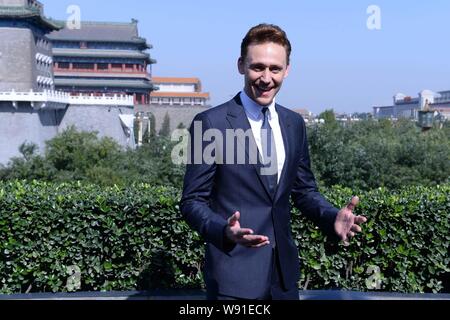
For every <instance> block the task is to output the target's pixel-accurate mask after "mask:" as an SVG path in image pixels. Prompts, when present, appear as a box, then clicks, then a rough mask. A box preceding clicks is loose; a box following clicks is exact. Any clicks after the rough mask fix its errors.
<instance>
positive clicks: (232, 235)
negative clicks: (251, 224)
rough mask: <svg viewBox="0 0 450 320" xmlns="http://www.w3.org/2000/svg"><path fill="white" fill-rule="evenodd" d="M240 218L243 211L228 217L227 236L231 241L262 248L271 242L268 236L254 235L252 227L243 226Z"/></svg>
mask: <svg viewBox="0 0 450 320" xmlns="http://www.w3.org/2000/svg"><path fill="white" fill-rule="evenodd" d="M240 218H241V213H240V212H236V213H235V214H233V215H232V216H231V217H230V218H229V219H228V226H227V227H226V229H225V236H226V237H227V238H228V240H229V241H231V242H233V243H236V244H240V245H242V246H245V247H249V248H261V247H263V246H266V245H269V244H270V241H269V238H268V237H266V236H261V235H254V234H253V233H254V232H253V230H252V229H245V228H241V224H240V223H239V219H240Z"/></svg>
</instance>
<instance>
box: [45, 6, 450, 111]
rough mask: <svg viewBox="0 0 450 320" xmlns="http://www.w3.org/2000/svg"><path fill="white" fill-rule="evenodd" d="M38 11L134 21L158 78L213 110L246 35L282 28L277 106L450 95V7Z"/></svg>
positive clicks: (232, 90)
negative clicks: (285, 42)
mask: <svg viewBox="0 0 450 320" xmlns="http://www.w3.org/2000/svg"><path fill="white" fill-rule="evenodd" d="M41 2H42V3H44V5H45V13H46V15H47V16H50V17H52V18H55V19H66V18H67V17H68V16H69V14H67V13H66V10H67V7H68V6H69V5H78V6H79V7H80V9H81V18H82V20H89V21H97V20H98V21H116V22H129V21H131V19H132V18H135V19H137V20H139V30H140V35H141V36H142V37H145V38H147V41H148V42H149V43H151V44H152V45H153V47H154V48H153V49H152V50H150V53H151V55H152V57H153V58H155V59H156V60H157V61H158V63H157V64H156V65H154V66H153V74H154V75H155V76H178V77H199V78H200V79H201V80H202V83H203V89H204V91H207V92H210V94H211V103H212V104H213V105H217V104H219V103H222V102H224V101H226V100H228V99H229V98H231V97H232V96H234V95H235V94H236V93H237V92H238V91H240V90H241V89H242V86H243V79H242V77H241V76H240V75H239V74H238V72H237V67H236V61H237V58H238V56H239V51H240V42H241V40H242V38H243V37H244V36H245V33H246V32H247V30H248V29H249V28H250V27H252V26H254V25H256V24H258V23H261V22H268V23H274V24H278V25H280V26H281V27H282V28H283V29H285V31H286V32H287V34H288V36H289V38H290V40H291V42H292V46H293V54H292V57H291V73H290V75H289V77H288V78H287V79H286V80H285V83H284V86H283V88H282V89H281V92H280V93H279V95H278V98H277V102H279V103H280V104H282V105H284V106H286V107H289V108H308V109H309V110H311V111H312V112H314V113H319V112H321V111H323V110H325V109H329V108H334V109H335V110H336V111H339V112H371V111H372V108H371V107H372V106H374V105H390V104H391V103H392V96H393V95H394V94H395V93H397V92H402V93H405V94H407V95H412V96H416V95H417V93H418V92H419V91H421V90H423V89H431V90H433V91H441V90H450V77H449V75H450V59H449V56H450V39H449V36H448V34H449V31H450V27H449V24H448V21H449V20H450V1H448V0H433V1H421V2H419V1H414V2H413V1H407V0H396V1H387V0H372V1H364V0H341V1H332V0H316V1H311V0H309V1H304V0H279V1H273V0H272V1H269V0H258V1H256V0H246V1H244V0H239V1H238V0H228V1H213V0H195V1H184V0H166V1H162V0H161V1H160V0H150V1H144V0H126V1H124V0H96V1H92V0H41ZM369 5H377V6H378V7H379V8H380V10H381V30H369V29H368V28H367V25H366V22H367V20H368V18H369V14H367V12H366V10H367V8H368V6H369Z"/></svg>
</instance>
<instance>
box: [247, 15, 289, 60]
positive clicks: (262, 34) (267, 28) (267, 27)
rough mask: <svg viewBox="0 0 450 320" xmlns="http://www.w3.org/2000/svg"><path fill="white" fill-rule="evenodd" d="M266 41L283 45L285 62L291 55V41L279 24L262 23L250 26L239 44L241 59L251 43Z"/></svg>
mask: <svg viewBox="0 0 450 320" xmlns="http://www.w3.org/2000/svg"><path fill="white" fill-rule="evenodd" d="M267 42H273V43H276V44H279V45H281V46H283V47H284V48H285V49H286V58H287V60H286V61H287V64H289V60H290V57H291V51H292V47H291V43H290V42H289V39H288V37H287V35H286V32H284V30H283V29H281V28H280V27H279V26H276V25H274V24H267V23H262V24H259V25H257V26H255V27H253V28H251V29H250V30H249V31H248V33H247V35H246V36H245V38H244V39H243V40H242V44H241V59H245V57H246V56H247V52H248V47H249V46H250V45H252V44H263V43H267Z"/></svg>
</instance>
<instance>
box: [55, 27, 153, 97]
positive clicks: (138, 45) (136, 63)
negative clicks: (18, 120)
mask: <svg viewBox="0 0 450 320" xmlns="http://www.w3.org/2000/svg"><path fill="white" fill-rule="evenodd" d="M49 39H50V40H51V42H52V44H53V56H54V73H55V86H56V89H57V90H63V91H65V92H70V93H71V94H83V95H93V96H101V95H103V94H105V95H108V96H112V95H114V94H117V95H119V94H122V95H123V94H126V95H130V96H133V98H134V101H135V104H148V103H149V102H150V96H149V94H150V92H151V91H152V90H153V86H152V83H151V74H149V72H148V71H147V70H148V69H149V67H150V69H151V65H152V64H154V63H156V61H155V60H153V59H151V57H150V55H149V54H148V53H147V52H146V50H147V49H151V48H152V46H151V45H150V44H148V43H147V41H146V40H145V39H144V38H141V37H140V36H139V33H138V28H137V21H136V20H132V22H131V23H113V22H82V23H81V28H80V29H69V28H67V27H66V28H64V29H62V30H59V31H54V32H52V33H51V34H50V35H49Z"/></svg>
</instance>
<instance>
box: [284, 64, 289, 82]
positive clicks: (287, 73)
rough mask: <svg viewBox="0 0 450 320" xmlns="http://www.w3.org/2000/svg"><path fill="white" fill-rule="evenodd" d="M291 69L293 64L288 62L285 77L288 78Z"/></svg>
mask: <svg viewBox="0 0 450 320" xmlns="http://www.w3.org/2000/svg"><path fill="white" fill-rule="evenodd" d="M290 71H291V65H290V64H288V65H287V67H286V72H285V73H284V79H286V78H287V77H288V75H289V72H290Z"/></svg>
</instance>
